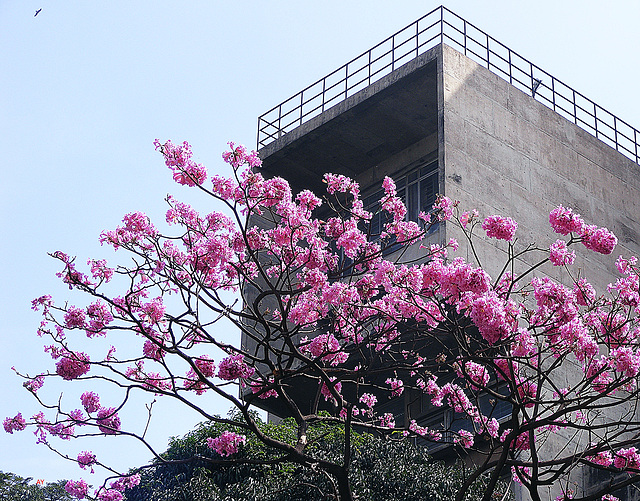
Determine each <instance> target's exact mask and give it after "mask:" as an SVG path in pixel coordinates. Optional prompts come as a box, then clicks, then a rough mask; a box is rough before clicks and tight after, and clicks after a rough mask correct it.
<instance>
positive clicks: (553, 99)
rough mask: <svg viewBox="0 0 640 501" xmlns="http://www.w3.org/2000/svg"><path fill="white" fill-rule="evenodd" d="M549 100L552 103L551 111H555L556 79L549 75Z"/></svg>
mask: <svg viewBox="0 0 640 501" xmlns="http://www.w3.org/2000/svg"><path fill="white" fill-rule="evenodd" d="M551 102H552V103H553V111H556V79H555V78H553V77H551Z"/></svg>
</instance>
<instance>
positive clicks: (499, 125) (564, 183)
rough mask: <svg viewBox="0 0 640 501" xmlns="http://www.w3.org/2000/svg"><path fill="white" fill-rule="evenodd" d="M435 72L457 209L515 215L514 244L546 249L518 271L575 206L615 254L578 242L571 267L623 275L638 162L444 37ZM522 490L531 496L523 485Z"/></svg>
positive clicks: (583, 476)
mask: <svg viewBox="0 0 640 501" xmlns="http://www.w3.org/2000/svg"><path fill="white" fill-rule="evenodd" d="M440 75H441V78H442V80H441V82H442V91H441V93H440V103H439V113H440V115H441V120H440V123H441V126H440V127H441V129H440V134H441V135H440V138H439V139H440V150H441V151H440V154H441V159H442V163H443V165H444V172H443V175H444V193H445V194H446V195H447V196H449V197H451V198H452V199H455V200H460V202H461V204H460V206H461V208H462V209H473V208H477V209H478V210H479V212H480V216H481V219H483V218H484V217H485V216H488V215H491V214H500V215H503V216H510V217H513V218H515V219H516V220H517V221H518V224H519V227H518V231H517V233H516V236H517V237H518V241H517V242H516V244H515V249H516V250H521V249H523V248H524V246H525V245H527V244H530V243H535V244H537V245H538V246H539V247H541V248H542V249H543V250H541V251H540V252H537V253H535V254H534V255H532V256H531V259H525V260H524V261H521V262H519V263H518V267H519V269H520V270H524V269H526V268H527V265H528V264H531V263H533V262H536V261H538V260H539V259H541V258H545V257H547V256H548V247H549V244H551V243H552V242H555V240H556V239H557V238H564V237H562V236H561V235H557V234H556V233H554V232H553V230H552V228H551V227H550V225H549V220H548V217H549V212H550V211H551V210H552V209H553V208H554V207H556V206H557V205H559V204H562V205H564V206H565V207H571V208H572V209H574V211H576V212H578V213H580V214H581V215H582V216H583V218H584V219H585V221H586V222H587V224H596V225H598V226H606V227H608V228H609V229H611V230H612V231H613V232H614V233H615V234H616V235H617V237H618V239H619V244H618V247H617V248H616V249H615V250H614V253H613V254H612V255H609V256H603V255H601V254H596V253H594V252H592V251H589V250H587V249H586V248H584V247H583V246H582V245H581V244H577V245H575V246H574V248H575V250H576V254H577V256H578V257H577V259H576V263H575V264H574V265H573V266H572V267H571V268H570V269H571V271H572V273H573V274H574V276H575V274H577V273H580V274H581V275H582V276H585V277H586V278H587V279H588V280H589V281H590V282H591V283H592V284H593V285H594V286H596V289H597V291H598V292H599V293H604V292H606V285H607V284H608V283H611V282H615V280H616V279H617V277H618V276H619V274H618V272H617V270H616V269H615V265H614V263H615V258H616V257H617V256H618V255H619V254H623V255H627V256H628V255H629V254H635V255H638V253H640V167H639V166H638V165H637V164H635V163H634V162H632V161H631V160H629V159H627V158H626V157H625V156H623V155H622V154H620V153H618V152H617V151H615V150H614V149H613V148H611V147H609V146H608V145H606V144H605V143H603V142H601V141H599V140H597V139H596V138H595V137H593V136H591V135H590V134H589V133H587V132H585V131H583V130H582V129H580V128H579V127H577V126H576V125H575V124H573V123H571V122H569V121H568V120H566V119H565V118H563V117H562V116H560V115H559V114H557V113H555V112H554V111H553V110H551V109H549V108H547V107H546V106H544V105H543V104H541V103H539V102H538V101H536V100H535V99H533V98H532V97H531V96H530V95H527V94H525V93H523V92H522V91H520V90H519V89H517V88H515V87H513V86H511V85H510V84H509V83H508V82H506V81H505V80H503V79H502V78H500V77H499V76H497V75H495V74H493V73H491V72H490V71H488V70H487V69H485V68H484V67H481V66H479V65H478V64H476V63H475V62H473V61H472V60H470V59H468V58H466V57H465V56H464V55H462V54H460V53H459V52H457V51H455V50H454V49H451V48H450V47H448V46H444V47H443V56H442V68H441V71H440ZM476 233H477V235H478V237H479V238H478V245H477V253H478V257H479V259H480V261H481V264H482V265H483V266H484V267H485V269H487V271H488V272H489V273H490V274H491V275H492V277H495V276H496V274H497V273H498V270H500V269H501V268H502V266H503V264H504V262H505V259H506V257H507V256H506V253H505V252H504V251H505V249H506V248H507V245H506V243H505V242H503V241H496V240H489V239H487V238H486V237H485V232H484V230H482V229H481V228H477V231H476ZM450 237H455V238H457V239H458V240H459V242H460V244H461V250H460V252H461V253H462V255H463V256H464V257H465V258H466V259H467V260H469V261H475V259H474V256H473V254H472V253H471V252H470V249H469V247H468V246H466V245H465V239H464V237H463V236H462V232H461V231H460V229H458V228H456V227H454V225H452V224H448V225H447V228H446V238H450ZM536 273H537V274H538V275H539V274H543V273H544V274H547V275H549V276H551V277H553V278H555V279H556V280H559V281H562V282H565V283H567V282H568V281H569V276H568V274H567V272H566V271H565V270H563V269H562V268H561V267H553V266H551V265H550V264H548V265H545V267H543V268H541V269H540V270H538V271H537V272H536ZM529 278H530V277H529ZM565 376H566V378H567V381H569V380H571V379H572V378H574V377H575V376H576V373H572V371H571V369H569V370H568V372H567V374H566V375H565ZM609 418H613V419H615V416H612V415H609ZM570 440H572V439H571V438H570V437H568V436H564V437H563V436H562V434H558V435H557V436H555V437H553V438H550V439H549V440H547V442H546V443H545V444H544V446H543V448H542V449H541V451H540V452H541V454H542V455H543V456H546V457H553V456H554V455H555V454H556V453H557V452H559V451H560V450H561V449H562V448H563V447H566V445H567V442H568V441H570ZM577 440H580V439H579V438H578V439H577ZM574 480H575V481H576V482H577V483H578V484H580V485H581V487H582V488H583V489H585V490H588V489H589V483H590V482H591V480H590V475H589V474H588V473H587V472H584V473H580V472H576V474H575V475H574ZM540 494H541V495H543V496H544V495H545V494H544V493H543V492H540ZM558 494H559V491H558V489H557V488H554V489H551V491H550V492H549V498H550V499H554V498H555V496H556V495H558ZM518 499H528V496H527V495H526V494H523V493H522V492H519V493H518Z"/></svg>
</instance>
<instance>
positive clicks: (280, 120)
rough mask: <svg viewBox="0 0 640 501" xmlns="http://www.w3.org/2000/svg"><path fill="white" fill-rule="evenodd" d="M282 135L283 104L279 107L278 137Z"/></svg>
mask: <svg viewBox="0 0 640 501" xmlns="http://www.w3.org/2000/svg"><path fill="white" fill-rule="evenodd" d="M281 135H282V103H280V106H278V137H280V136H281Z"/></svg>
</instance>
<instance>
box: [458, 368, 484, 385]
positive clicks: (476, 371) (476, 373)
mask: <svg viewBox="0 0 640 501" xmlns="http://www.w3.org/2000/svg"><path fill="white" fill-rule="evenodd" d="M456 372H457V373H458V375H459V376H460V377H465V375H466V376H467V377H468V378H469V379H471V381H472V385H473V386H474V387H476V388H483V387H485V386H486V385H487V384H488V383H489V371H487V369H486V368H485V367H483V366H482V365H480V364H478V363H476V362H466V363H465V364H464V374H463V373H462V371H460V370H459V369H457V370H456Z"/></svg>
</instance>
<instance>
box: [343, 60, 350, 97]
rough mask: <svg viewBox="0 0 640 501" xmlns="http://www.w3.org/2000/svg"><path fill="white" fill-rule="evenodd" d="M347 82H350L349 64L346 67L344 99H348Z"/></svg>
mask: <svg viewBox="0 0 640 501" xmlns="http://www.w3.org/2000/svg"><path fill="white" fill-rule="evenodd" d="M347 80H349V63H347V64H345V65H344V98H345V99H347Z"/></svg>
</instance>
